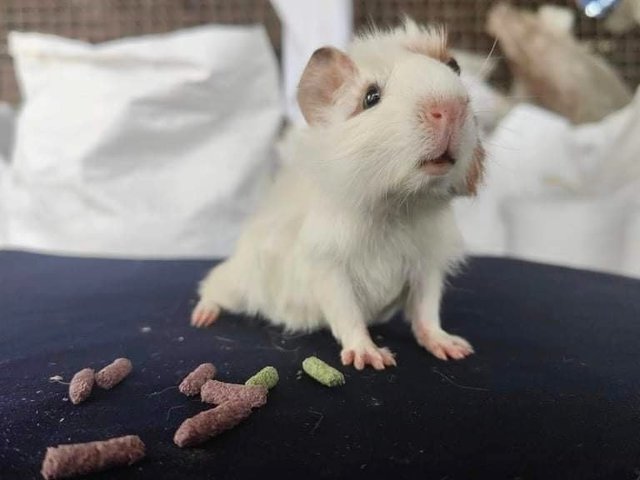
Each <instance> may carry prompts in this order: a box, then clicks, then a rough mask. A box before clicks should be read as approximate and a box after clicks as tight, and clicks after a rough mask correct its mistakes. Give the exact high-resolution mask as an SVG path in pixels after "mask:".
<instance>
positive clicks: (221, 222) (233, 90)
mask: <svg viewBox="0 0 640 480" xmlns="http://www.w3.org/2000/svg"><path fill="white" fill-rule="evenodd" d="M405 14H406V15H409V16H411V17H413V18H414V19H415V20H417V21H418V22H422V23H430V22H438V23H445V24H446V26H447V28H448V32H449V37H450V44H451V46H452V47H453V48H454V51H455V56H456V58H457V59H458V62H459V63H460V65H461V67H462V72H463V73H462V78H463V81H464V82H465V83H466V84H467V86H468V88H469V91H470V92H471V96H472V105H473V108H474V111H475V113H476V116H477V118H478V122H479V125H480V127H481V131H482V135H483V137H484V142H485V145H486V148H487V151H488V159H487V175H486V182H485V186H484V188H483V189H482V191H481V192H480V194H479V195H478V196H477V197H476V198H473V199H459V200H456V205H455V208H456V213H457V215H458V217H459V223H460V227H461V229H462V231H463V234H464V237H465V241H466V244H467V250H468V251H469V253H470V254H476V255H497V256H510V257H517V258H524V259H528V260H534V261H541V262H546V263H553V264H559V265H566V266H570V267H578V268H586V269H591V270H599V271H605V272H612V273H618V274H622V275H629V276H636V277H640V98H639V97H638V95H637V86H638V84H639V83H640V0H620V1H617V2H616V1H613V0H599V1H588V0H579V1H570V0H567V1H551V2H546V1H513V2H510V3H508V4H507V3H500V2H491V1H487V0H440V1H434V0H404V1H403V0H375V1H370V0H354V1H353V2H351V1H348V0H304V1H302V0H272V1H268V0H263V1H261V0H233V1H232V0H226V1H225V0H0V101H1V102H2V103H1V104H0V248H2V249H16V250H29V251H36V252H42V253H55V254H64V255H72V256H97V257H122V258H210V257H220V256H225V255H228V254H229V253H230V252H231V250H232V249H233V244H234V241H235V239H236V238H237V236H238V234H239V231H240V228H241V225H242V223H243V222H244V220H245V219H246V217H247V216H248V215H250V214H251V212H252V211H253V209H254V208H255V207H256V205H257V204H258V202H259V201H260V198H261V195H262V194H263V192H264V189H265V188H266V186H267V185H268V183H269V181H270V179H271V178H272V176H273V174H274V172H275V171H276V170H277V164H278V145H279V143H278V140H279V138H280V137H281V135H282V133H283V131H285V130H286V128H304V125H303V121H302V118H301V116H300V114H299V111H298V109H297V106H296V104H295V88H296V84H297V81H298V78H299V75H300V73H301V71H302V69H303V68H304V65H305V63H306V61H307V59H308V58H309V56H310V55H311V53H312V52H313V51H314V50H315V49H316V48H318V47H320V46H323V45H334V46H336V47H339V48H346V47H347V45H348V41H349V39H350V38H351V36H352V35H353V33H354V32H357V30H358V29H360V28H363V27H367V26H369V25H370V24H371V23H373V24H375V25H379V26H382V27H387V26H392V25H395V24H397V23H398V22H399V21H400V19H401V18H402V16H403V15H405Z"/></svg>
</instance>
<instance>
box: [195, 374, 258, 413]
mask: <svg viewBox="0 0 640 480" xmlns="http://www.w3.org/2000/svg"><path fill="white" fill-rule="evenodd" d="M268 391H269V390H268V389H267V387H264V386H262V385H238V384H235V383H224V382H219V381H218V380H208V381H207V382H206V383H205V384H204V385H203V386H202V390H200V398H201V399H202V401H203V402H207V403H212V404H214V405H220V404H221V403H225V402H237V401H241V402H245V403H248V404H249V405H250V406H251V408H257V407H261V406H262V405H264V404H265V403H267V392H268Z"/></svg>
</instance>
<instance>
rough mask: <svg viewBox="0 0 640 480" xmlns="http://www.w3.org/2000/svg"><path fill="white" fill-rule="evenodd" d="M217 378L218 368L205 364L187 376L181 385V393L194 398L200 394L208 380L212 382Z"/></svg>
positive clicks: (211, 364)
mask: <svg viewBox="0 0 640 480" xmlns="http://www.w3.org/2000/svg"><path fill="white" fill-rule="evenodd" d="M215 376H216V367H215V366H214V365H213V363H203V364H202V365H199V366H198V367H197V368H196V369H195V370H194V371H193V372H191V373H190V374H189V375H187V376H186V377H185V378H184V380H182V383H181V384H180V387H179V389H180V391H181V392H182V393H184V394H185V395H187V396H189V397H192V396H194V395H197V394H199V393H200V389H201V388H202V386H203V385H204V384H205V382H206V381H207V380H211V379H212V378H213V377H215Z"/></svg>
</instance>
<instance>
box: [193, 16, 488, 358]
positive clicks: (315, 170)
mask: <svg viewBox="0 0 640 480" xmlns="http://www.w3.org/2000/svg"><path fill="white" fill-rule="evenodd" d="M458 74H459V67H458V65H457V63H456V61H455V60H454V59H453V58H452V57H450V56H449V53H448V51H447V41H446V34H445V32H444V29H440V28H427V27H419V26H418V25H416V24H415V23H414V22H412V21H411V20H407V21H405V23H404V24H403V25H402V26H401V27H398V28H396V29H393V30H390V31H378V30H374V31H371V32H368V33H365V34H363V35H361V36H359V37H358V38H356V39H355V40H354V42H353V44H352V45H351V48H350V49H349V52H348V53H343V52H341V51H339V50H337V49H335V48H330V47H325V48H321V49H319V50H317V51H316V52H315V53H314V54H313V55H312V57H311V59H310V60H309V63H308V64H307V66H306V69H305V70H304V72H303V74H302V78H301V80H300V85H299V90H298V100H299V103H300V108H301V110H302V112H303V114H304V116H305V118H306V120H307V122H308V123H309V127H308V128H305V129H301V130H299V131H294V132H293V133H291V135H290V136H289V138H288V139H287V147H286V152H287V155H288V157H289V158H287V159H285V160H286V161H285V166H284V167H283V168H282V170H281V171H280V173H279V175H278V177H277V179H276V181H275V183H274V185H273V186H272V188H271V191H270V193H269V195H268V196H267V198H266V199H265V201H264V203H263V204H262V205H261V207H260V209H259V210H258V211H257V212H256V214H255V216H254V217H253V218H252V219H251V221H250V222H249V223H248V225H247V226H246V229H245V231H244V232H243V235H242V236H241V238H240V240H239V241H238V244H237V246H236V250H235V253H234V254H233V255H232V256H231V257H230V258H229V259H228V260H227V261H225V262H223V263H221V264H219V265H218V266H216V267H215V268H214V269H213V270H211V272H209V274H208V275H207V277H206V278H205V279H204V280H203V281H202V282H201V284H200V288H199V294H200V302H199V303H198V305H197V306H196V308H195V309H194V311H193V315H192V320H191V321H192V324H193V325H195V326H198V327H202V326H207V325H210V324H211V323H213V322H214V321H215V320H216V318H217V317H218V315H219V313H220V309H221V308H222V309H226V310H229V311H232V312H243V313H247V314H251V315H253V314H258V313H259V314H261V315H262V316H264V317H266V318H268V319H269V320H270V321H271V322H273V323H274V324H278V325H282V326H284V327H285V328H286V329H288V330H294V331H295V330H298V331H299V330H302V331H310V330H313V329H317V328H320V327H329V328H330V329H331V331H332V333H333V335H334V336H335V338H336V339H337V340H338V342H340V344H341V346H342V352H341V359H342V363H343V364H344V365H350V364H353V365H354V367H355V368H357V369H362V368H364V367H365V366H366V365H371V366H372V367H374V368H376V369H383V368H385V366H390V365H395V364H396V362H395V359H394V355H393V354H392V353H391V352H390V351H389V350H388V349H387V348H381V347H380V346H378V345H376V344H375V343H374V342H373V340H372V339H371V336H370V335H369V331H368V329H367V326H368V325H369V324H372V323H375V322H380V321H385V320H387V319H389V318H390V317H391V316H392V315H393V314H394V313H395V312H396V311H397V309H398V308H404V311H405V314H406V317H407V318H408V320H409V321H410V322H411V326H412V329H413V332H414V334H415V337H416V340H417V341H418V343H419V344H420V345H422V346H423V347H425V348H426V349H427V350H429V351H430V352H431V353H433V354H434V355H435V356H436V357H438V358H440V359H443V360H446V359H447V358H452V359H462V358H464V357H466V356H468V355H470V354H471V353H472V352H473V349H472V347H471V346H470V345H469V343H468V342H467V341H466V340H464V339H463V338H460V337H457V336H454V335H450V334H448V333H447V332H445V331H444V330H443V329H442V328H441V326H440V313H439V310H440V300H441V296H442V290H443V283H444V278H445V276H446V274H447V273H449V272H451V271H452V269H453V268H454V267H455V266H456V264H457V263H458V262H459V261H460V260H461V259H462V255H463V253H462V251H463V250H462V240H461V237H460V234H459V231H458V229H457V226H456V223H455V219H454V216H453V213H452V209H451V205H450V203H451V200H452V198H453V197H454V196H456V195H467V194H474V193H475V190H476V186H477V184H478V183H479V181H480V180H481V177H482V171H483V169H482V162H483V160H484V151H483V149H482V147H481V145H480V141H479V138H478V132H477V128H476V122H475V119H474V117H473V113H472V112H471V110H470V105H469V96H468V94H467V92H466V90H465V88H464V86H463V84H462V82H461V81H460V78H459V75H458Z"/></svg>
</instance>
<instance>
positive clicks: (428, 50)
mask: <svg viewBox="0 0 640 480" xmlns="http://www.w3.org/2000/svg"><path fill="white" fill-rule="evenodd" d="M407 49H408V50H409V51H411V52H413V53H419V54H422V55H426V56H428V57H431V58H435V59H436V60H440V61H441V62H446V61H448V60H449V59H450V58H451V55H449V51H448V40H447V31H446V29H445V28H444V27H442V28H441V29H440V30H439V31H438V32H437V34H434V33H433V32H423V33H421V34H420V35H417V36H415V37H414V38H411V39H410V40H409V41H408V43H407Z"/></svg>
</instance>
